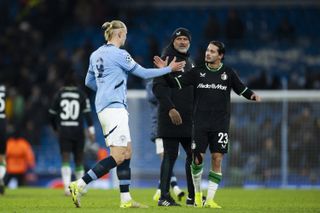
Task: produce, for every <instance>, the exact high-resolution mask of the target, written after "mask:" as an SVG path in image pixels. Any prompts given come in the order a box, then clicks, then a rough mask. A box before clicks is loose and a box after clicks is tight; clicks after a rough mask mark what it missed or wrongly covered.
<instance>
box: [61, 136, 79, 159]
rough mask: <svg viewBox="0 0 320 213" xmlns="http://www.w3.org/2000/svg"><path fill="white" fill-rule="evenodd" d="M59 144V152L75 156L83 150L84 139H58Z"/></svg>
mask: <svg viewBox="0 0 320 213" xmlns="http://www.w3.org/2000/svg"><path fill="white" fill-rule="evenodd" d="M59 143H60V152H61V153H63V152H68V153H73V155H74V156H77V155H78V154H79V153H83V150H84V138H78V139H73V138H63V137H61V138H59Z"/></svg>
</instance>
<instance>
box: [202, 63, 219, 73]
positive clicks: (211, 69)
mask: <svg viewBox="0 0 320 213" xmlns="http://www.w3.org/2000/svg"><path fill="white" fill-rule="evenodd" d="M222 66H223V63H220V66H219V67H218V68H216V69H215V68H210V67H209V66H208V64H207V63H206V67H207V69H208V70H209V71H211V72H218V71H219V70H220V69H221V68H222Z"/></svg>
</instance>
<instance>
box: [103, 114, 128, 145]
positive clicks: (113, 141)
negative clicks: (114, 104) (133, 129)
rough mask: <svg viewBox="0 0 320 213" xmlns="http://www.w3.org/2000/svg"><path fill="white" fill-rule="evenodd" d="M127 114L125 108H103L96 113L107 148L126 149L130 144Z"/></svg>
mask: <svg viewBox="0 0 320 213" xmlns="http://www.w3.org/2000/svg"><path fill="white" fill-rule="evenodd" d="M128 114H129V113H128V112H127V110H126V109H125V108H105V109H103V110H102V111H101V112H99V113H98V118H99V121H100V124H101V127H102V131H103V135H104V137H105V142H106V146H107V147H108V146H125V147H126V146H128V143H129V142H131V136H130V130H129V116H128Z"/></svg>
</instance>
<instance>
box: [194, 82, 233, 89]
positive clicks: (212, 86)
mask: <svg viewBox="0 0 320 213" xmlns="http://www.w3.org/2000/svg"><path fill="white" fill-rule="evenodd" d="M197 88H200V89H218V90H227V86H223V85H221V84H204V83H200V84H198V86H197Z"/></svg>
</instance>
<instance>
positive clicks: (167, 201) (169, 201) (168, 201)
mask: <svg viewBox="0 0 320 213" xmlns="http://www.w3.org/2000/svg"><path fill="white" fill-rule="evenodd" d="M158 206H181V205H180V204H179V203H176V201H175V200H174V199H173V198H172V197H171V196H170V195H167V196H165V197H162V196H161V198H160V199H159V201H158Z"/></svg>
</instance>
